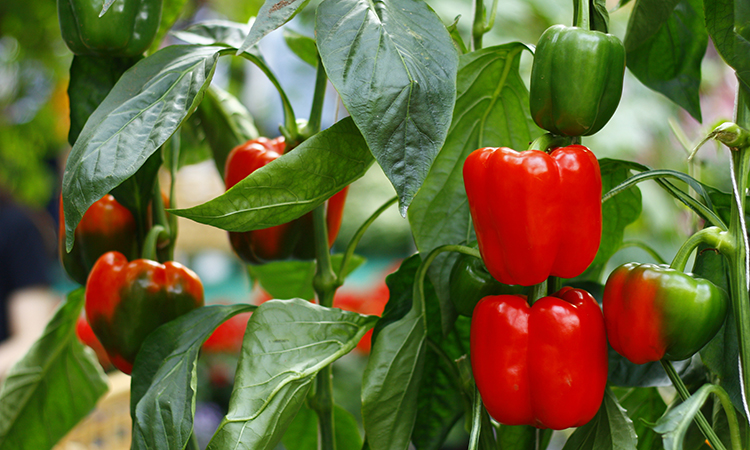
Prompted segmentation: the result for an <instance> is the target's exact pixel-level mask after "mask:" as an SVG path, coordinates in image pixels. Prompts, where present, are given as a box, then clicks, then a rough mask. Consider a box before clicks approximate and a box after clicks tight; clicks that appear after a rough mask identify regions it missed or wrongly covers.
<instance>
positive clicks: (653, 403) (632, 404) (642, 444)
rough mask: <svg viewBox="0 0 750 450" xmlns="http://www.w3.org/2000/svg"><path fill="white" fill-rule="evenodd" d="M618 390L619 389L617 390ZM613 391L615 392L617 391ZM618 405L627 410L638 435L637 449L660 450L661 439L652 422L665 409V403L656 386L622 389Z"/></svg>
mask: <svg viewBox="0 0 750 450" xmlns="http://www.w3.org/2000/svg"><path fill="white" fill-rule="evenodd" d="M617 391H619V390H617ZM617 391H615V392H617ZM618 398H619V400H620V405H622V407H623V408H625V410H626V411H627V412H628V417H630V420H632V421H633V426H634V428H635V433H636V435H637V436H638V450H660V449H662V444H661V439H660V438H659V435H658V434H657V433H656V432H654V430H653V428H652V424H653V423H655V422H656V421H657V420H659V417H661V416H662V414H664V411H666V410H667V404H666V403H664V400H663V399H662V398H661V394H659V390H658V389H656V388H633V389H627V390H622V393H621V394H619V395H618Z"/></svg>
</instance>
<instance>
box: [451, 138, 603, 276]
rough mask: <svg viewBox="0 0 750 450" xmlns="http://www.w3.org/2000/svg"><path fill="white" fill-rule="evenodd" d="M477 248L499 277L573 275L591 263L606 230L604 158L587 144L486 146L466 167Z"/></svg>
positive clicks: (468, 195) (465, 183)
mask: <svg viewBox="0 0 750 450" xmlns="http://www.w3.org/2000/svg"><path fill="white" fill-rule="evenodd" d="M463 177H464V185H465V187H466V197H467V199H468V202H469V209H470V211H471V218H472V220H473V225H474V229H475V230H476V235H477V241H478V243H479V251H480V253H481V255H482V259H483V260H484V264H485V265H486V266H487V270H489V272H490V274H492V276H493V277H494V278H495V279H496V280H498V281H499V282H501V283H504V284H511V285H522V286H532V285H535V284H539V283H541V282H543V281H544V280H546V279H547V278H548V277H549V276H557V277H561V278H573V277H576V276H578V275H580V274H581V273H582V272H583V271H584V270H586V268H587V267H588V266H589V264H591V262H592V261H593V260H594V257H595V256H596V252H597V250H598V249H599V241H600V239H601V232H602V231H601V230H602V207H601V190H602V181H601V174H600V171H599V163H598V162H597V160H596V157H595V156H594V154H593V153H592V152H591V151H590V150H589V149H587V148H586V147H584V146H582V145H570V146H567V147H563V148H558V149H555V150H554V151H552V153H550V154H547V153H545V152H542V151H538V150H529V151H523V152H517V151H515V150H512V149H509V148H505V147H499V148H493V147H485V148H481V149H478V150H475V151H474V152H472V153H471V154H470V155H469V156H468V158H466V161H465V162H464V167H463Z"/></svg>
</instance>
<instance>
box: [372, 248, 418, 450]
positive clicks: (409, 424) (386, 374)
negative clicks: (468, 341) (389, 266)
mask: <svg viewBox="0 0 750 450" xmlns="http://www.w3.org/2000/svg"><path fill="white" fill-rule="evenodd" d="M420 261H421V259H420V258H419V256H418V255H414V256H412V257H410V258H408V259H407V260H406V261H404V262H403V263H402V264H401V267H400V268H399V270H398V271H397V272H396V273H394V274H392V275H389V276H388V277H387V278H386V284H387V285H388V290H389V292H390V298H389V300H388V304H387V305H386V310H385V311H384V312H383V319H382V320H381V321H380V322H379V323H378V326H377V328H376V329H375V332H374V333H373V344H372V350H371V352H370V358H369V360H368V362H367V367H366V368H365V373H364V376H363V384H362V421H363V422H364V427H365V440H366V441H367V444H368V445H369V448H371V449H372V450H380V449H384V450H401V449H406V448H407V447H408V446H409V441H410V439H411V436H412V430H413V429H414V423H415V421H416V417H417V398H418V395H419V389H420V384H421V381H422V373H423V371H424V361H425V353H426V339H427V320H426V315H427V313H426V307H425V304H424V302H420V301H417V300H416V299H414V298H413V296H412V292H413V290H412V289H413V284H414V277H415V275H416V272H417V268H418V267H419V264H420ZM407 308H408V309H407ZM404 312H406V314H405V315H404V314H403V313H404Z"/></svg>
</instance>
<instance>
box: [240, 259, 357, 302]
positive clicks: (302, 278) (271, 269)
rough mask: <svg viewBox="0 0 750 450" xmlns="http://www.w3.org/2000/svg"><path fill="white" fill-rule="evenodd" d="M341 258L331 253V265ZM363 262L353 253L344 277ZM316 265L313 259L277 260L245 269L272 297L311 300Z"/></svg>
mask: <svg viewBox="0 0 750 450" xmlns="http://www.w3.org/2000/svg"><path fill="white" fill-rule="evenodd" d="M342 259H343V255H339V254H337V255H331V263H332V264H333V267H334V268H338V267H341V260H342ZM364 263H365V258H363V257H361V256H359V255H353V257H352V258H351V259H349V264H347V266H346V267H345V268H344V277H346V276H347V275H348V274H350V273H352V272H353V271H354V270H355V269H356V268H357V267H359V266H361V265H362V264H364ZM316 267H317V265H316V263H315V261H278V262H271V263H268V264H262V265H258V266H250V265H248V266H247V270H248V271H249V272H250V276H251V277H252V278H253V279H254V280H257V281H258V282H259V283H260V285H261V286H262V287H263V289H264V290H265V291H266V292H267V293H268V294H269V295H270V296H271V297H272V298H278V299H285V298H304V299H307V300H312V299H313V298H315V290H314V289H313V284H312V283H313V278H315V270H316Z"/></svg>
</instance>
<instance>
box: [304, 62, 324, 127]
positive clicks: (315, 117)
mask: <svg viewBox="0 0 750 450" xmlns="http://www.w3.org/2000/svg"><path fill="white" fill-rule="evenodd" d="M327 86H328V76H327V75H326V70H325V68H324V67H323V61H321V59H320V55H318V71H317V72H316V74H315V91H314V92H313V101H312V107H311V108H310V118H309V119H308V122H307V127H305V130H303V131H302V134H303V135H304V136H303V137H304V138H309V137H310V136H312V135H314V134H315V133H317V132H318V131H320V124H321V121H322V118H323V101H324V100H325V95H326V87H327Z"/></svg>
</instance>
